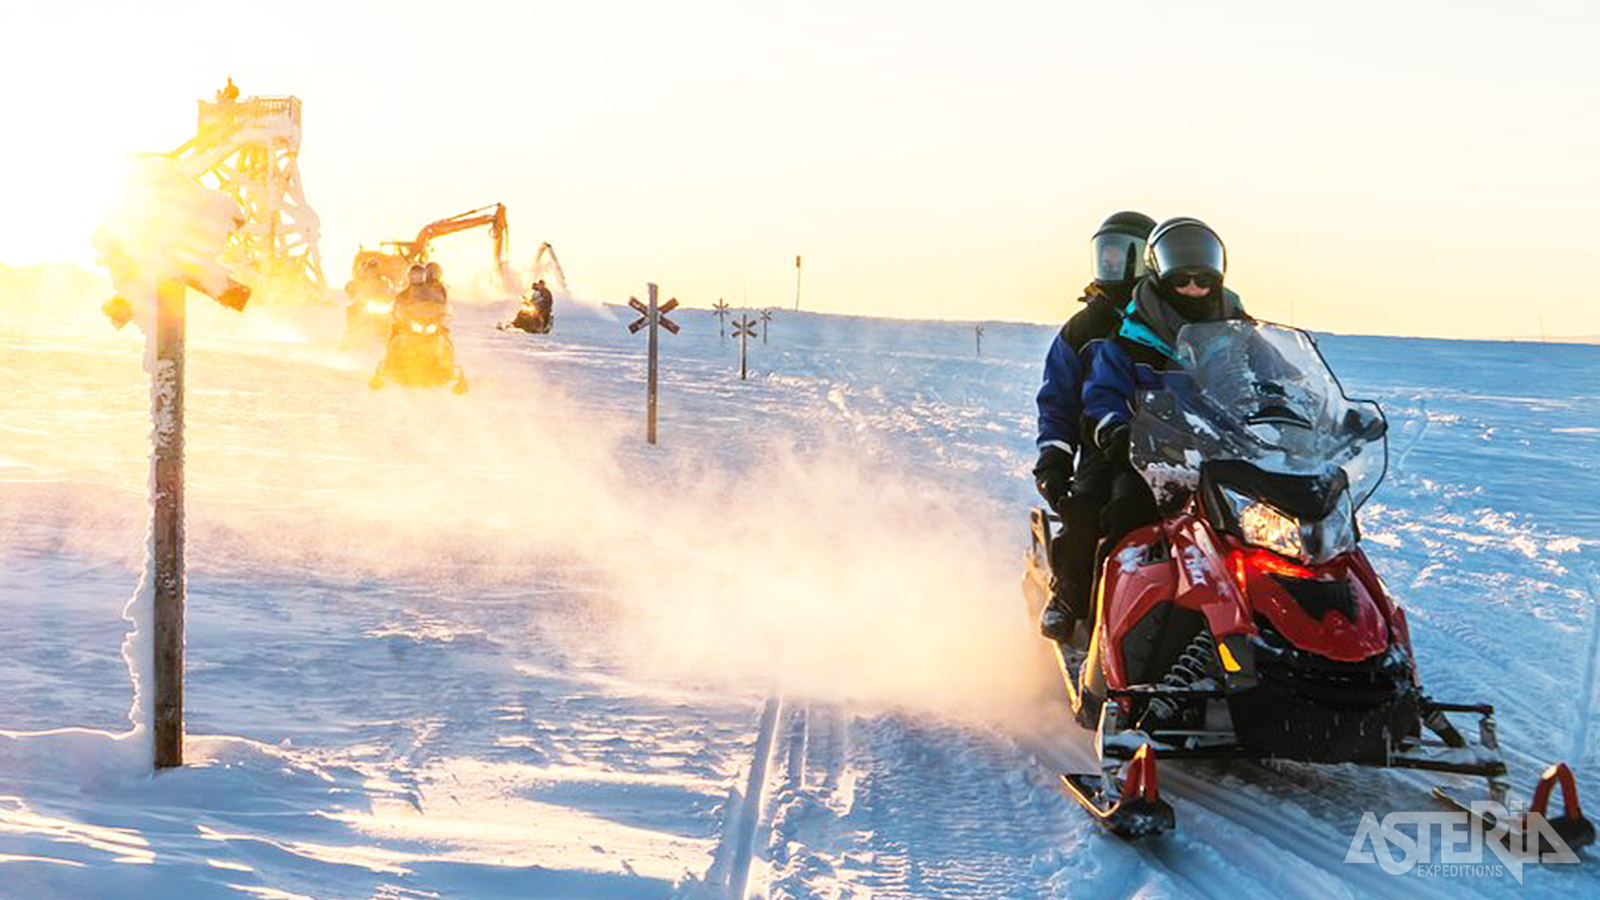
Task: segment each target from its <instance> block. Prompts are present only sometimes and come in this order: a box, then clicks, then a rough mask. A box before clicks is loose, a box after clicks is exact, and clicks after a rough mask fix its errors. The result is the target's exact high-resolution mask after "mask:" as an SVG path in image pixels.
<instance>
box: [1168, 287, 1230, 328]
mask: <svg viewBox="0 0 1600 900" xmlns="http://www.w3.org/2000/svg"><path fill="white" fill-rule="evenodd" d="M1219 290H1220V289H1219V288H1217V287H1213V288H1212V289H1211V291H1210V292H1209V293H1207V294H1206V295H1205V296H1204V297H1186V296H1184V295H1183V294H1180V293H1178V292H1177V291H1170V290H1163V291H1161V299H1163V300H1165V301H1167V303H1168V304H1170V305H1171V306H1172V308H1173V309H1175V310H1177V312H1178V315H1180V316H1183V317H1184V318H1185V319H1188V320H1190V321H1200V320H1203V319H1208V318H1211V312H1212V309H1213V308H1214V307H1215V306H1216V299H1217V294H1218V291H1219Z"/></svg>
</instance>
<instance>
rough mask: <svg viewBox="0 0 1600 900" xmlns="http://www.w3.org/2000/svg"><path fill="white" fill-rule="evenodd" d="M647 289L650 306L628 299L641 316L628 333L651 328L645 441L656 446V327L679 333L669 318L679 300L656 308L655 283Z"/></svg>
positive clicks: (636, 299)
mask: <svg viewBox="0 0 1600 900" xmlns="http://www.w3.org/2000/svg"><path fill="white" fill-rule="evenodd" d="M647 287H649V288H650V305H649V306H645V305H644V304H643V303H640V302H639V298H637V297H629V298H628V305H629V306H631V307H633V308H634V309H635V310H637V311H638V312H639V314H640V315H639V318H638V319H637V320H635V321H634V322H633V324H631V325H629V326H628V332H629V333H630V334H638V333H639V329H641V328H643V327H645V326H646V325H648V326H650V336H649V350H648V355H649V365H648V367H647V368H648V374H647V375H646V378H645V380H646V383H647V385H648V386H647V387H646V389H645V391H646V397H647V399H646V409H645V440H646V441H648V442H650V443H652V444H654V443H655V442H656V368H657V366H656V360H657V358H658V357H659V355H660V354H659V351H658V346H659V342H658V339H657V337H656V326H657V325H660V326H661V327H662V328H665V329H666V330H667V331H668V332H669V333H671V334H677V333H678V323H676V322H674V321H672V320H671V319H669V318H667V313H669V312H672V311H673V310H674V309H676V308H677V306H678V299H677V298H676V297H674V298H672V299H671V300H668V301H667V302H666V303H663V304H662V305H661V306H659V307H658V306H656V285H655V282H651V283H649V284H648V285H647Z"/></svg>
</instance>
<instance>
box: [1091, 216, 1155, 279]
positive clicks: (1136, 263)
mask: <svg viewBox="0 0 1600 900" xmlns="http://www.w3.org/2000/svg"><path fill="white" fill-rule="evenodd" d="M1154 227H1156V220H1155V219H1152V218H1150V217H1149V216H1147V215H1145V214H1144V213H1140V212H1119V213H1112V214H1111V215H1110V216H1109V217H1108V218H1107V219H1106V220H1105V221H1104V222H1101V223H1100V230H1099V231H1096V232H1095V233H1094V239H1093V240H1092V241H1090V247H1091V249H1092V251H1093V254H1094V256H1093V266H1094V280H1095V281H1098V282H1101V283H1103V284H1113V283H1116V282H1123V281H1133V280H1134V279H1136V278H1138V277H1139V276H1140V275H1143V274H1144V264H1143V263H1144V250H1145V240H1146V239H1147V238H1149V236H1150V229H1152V228H1154Z"/></svg>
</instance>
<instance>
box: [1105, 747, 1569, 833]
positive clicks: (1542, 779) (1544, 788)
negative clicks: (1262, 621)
mask: <svg viewBox="0 0 1600 900" xmlns="http://www.w3.org/2000/svg"><path fill="white" fill-rule="evenodd" d="M1135 758H1137V757H1135ZM1557 782H1559V783H1560V784H1561V808H1562V810H1563V811H1565V812H1566V814H1567V817H1568V818H1571V819H1581V818H1583V810H1582V809H1581V808H1579V806H1578V784H1577V782H1576V781H1574V780H1573V778H1572V770H1571V769H1569V768H1567V764H1566V763H1561V762H1558V763H1552V764H1551V765H1550V767H1549V768H1548V769H1545V770H1544V774H1543V775H1540V776H1539V785H1538V787H1536V788H1534V789H1533V803H1532V805H1530V806H1529V807H1528V812H1530V813H1538V814H1539V815H1541V816H1544V817H1545V818H1547V819H1548V818H1550V817H1549V815H1548V814H1547V809H1548V807H1549V806H1550V790H1551V788H1554V787H1555V786H1556V783H1557Z"/></svg>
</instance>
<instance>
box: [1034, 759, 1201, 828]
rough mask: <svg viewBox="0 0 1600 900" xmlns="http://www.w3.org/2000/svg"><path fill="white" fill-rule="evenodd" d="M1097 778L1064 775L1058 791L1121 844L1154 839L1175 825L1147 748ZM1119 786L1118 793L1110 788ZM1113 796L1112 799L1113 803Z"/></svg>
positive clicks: (1153, 760)
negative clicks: (1076, 803) (1115, 837)
mask: <svg viewBox="0 0 1600 900" xmlns="http://www.w3.org/2000/svg"><path fill="white" fill-rule="evenodd" d="M1122 768H1123V771H1122V773H1121V775H1120V776H1118V775H1116V770H1115V767H1113V768H1111V769H1108V770H1107V771H1106V772H1104V773H1102V774H1099V775H1077V774H1065V775H1062V776H1061V787H1062V790H1063V791H1065V792H1066V794H1067V796H1069V797H1071V798H1072V799H1074V800H1076V801H1078V804H1079V805H1080V806H1082V807H1083V808H1084V809H1085V810H1088V812H1089V814H1090V815H1092V816H1094V818H1095V820H1096V821H1097V822H1099V823H1100V824H1101V825H1102V826H1103V827H1105V828H1106V830H1108V831H1110V832H1111V833H1112V834H1114V835H1116V836H1117V837H1120V838H1122V839H1124V840H1136V839H1138V838H1145V837H1155V836H1157V835H1160V834H1164V833H1166V832H1168V831H1171V830H1172V829H1173V827H1174V826H1175V825H1176V824H1177V818H1176V816H1175V815H1174V813H1173V811H1172V806H1171V805H1170V804H1169V803H1167V801H1165V800H1163V799H1161V792H1160V789H1159V787H1158V785H1157V783H1156V757H1155V753H1154V752H1153V751H1151V749H1150V747H1149V746H1148V745H1146V746H1144V747H1140V748H1139V750H1138V751H1137V752H1136V753H1134V755H1133V759H1131V760H1129V761H1128V763H1127V765H1126V766H1124V767H1122ZM1117 782H1121V785H1120V789H1117V788H1112V789H1110V790H1108V784H1109V785H1116V783H1117ZM1113 792H1114V794H1115V799H1112V796H1113Z"/></svg>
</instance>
